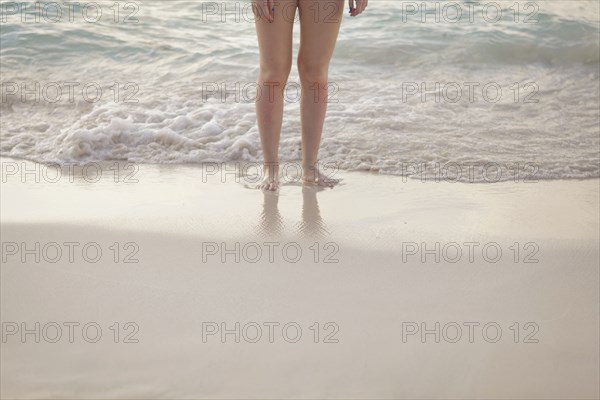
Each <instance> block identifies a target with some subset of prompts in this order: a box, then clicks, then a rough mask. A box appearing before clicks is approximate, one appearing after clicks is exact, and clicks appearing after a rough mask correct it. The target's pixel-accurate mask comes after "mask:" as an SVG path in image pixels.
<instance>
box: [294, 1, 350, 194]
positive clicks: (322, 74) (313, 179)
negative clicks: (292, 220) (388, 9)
mask: <svg viewBox="0 0 600 400" xmlns="http://www.w3.org/2000/svg"><path fill="white" fill-rule="evenodd" d="M299 8H300V24H301V27H300V52H299V54H298V72H299V74H300V82H301V84H302V98H301V100H300V113H301V120H302V168H303V174H304V177H303V179H304V182H305V183H314V184H319V185H324V186H333V185H335V183H337V181H334V180H328V179H326V178H325V177H324V176H322V175H321V174H320V173H319V171H318V168H317V162H318V155H319V146H320V145H321V135H322V133H323V124H324V122H325V114H326V112H327V98H328V90H327V85H328V81H327V79H328V71H329V62H330V61H331V56H332V55H333V51H334V49H335V44H336V42H337V37H338V33H339V30H340V25H341V22H342V15H343V12H344V0H299Z"/></svg>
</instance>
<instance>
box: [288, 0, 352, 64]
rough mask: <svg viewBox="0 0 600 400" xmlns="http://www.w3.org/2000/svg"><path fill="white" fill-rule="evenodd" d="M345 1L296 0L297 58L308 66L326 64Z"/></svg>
mask: <svg viewBox="0 0 600 400" xmlns="http://www.w3.org/2000/svg"><path fill="white" fill-rule="evenodd" d="M344 4H345V0H298V8H299V10H300V53H299V58H301V59H302V61H303V62H306V63H308V64H328V63H329V60H331V56H332V55H333V51H334V49H335V44H336V42H337V37H338V33H339V31H340V26H341V23H342V18H343V16H344Z"/></svg>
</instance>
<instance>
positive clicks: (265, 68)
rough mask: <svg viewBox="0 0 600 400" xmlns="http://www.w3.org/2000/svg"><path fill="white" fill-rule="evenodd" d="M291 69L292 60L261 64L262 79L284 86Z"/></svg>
mask: <svg viewBox="0 0 600 400" xmlns="http://www.w3.org/2000/svg"><path fill="white" fill-rule="evenodd" d="M291 69H292V64H291V62H289V63H288V62H281V63H269V64H261V66H260V80H261V81H262V82H269V83H273V82H276V83H278V84H280V85H282V86H283V85H285V84H286V83H287V80H288V77H289V75H290V70H291Z"/></svg>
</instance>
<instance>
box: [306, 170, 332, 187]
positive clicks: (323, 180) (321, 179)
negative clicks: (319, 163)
mask: <svg viewBox="0 0 600 400" xmlns="http://www.w3.org/2000/svg"><path fill="white" fill-rule="evenodd" d="M302 183H304V184H305V185H310V186H320V187H328V188H333V187H334V186H336V185H337V184H338V183H340V180H339V179H334V178H330V177H327V176H325V175H323V174H322V173H321V172H319V171H315V170H314V169H312V170H311V171H310V172H308V173H305V174H304V176H303V177H302Z"/></svg>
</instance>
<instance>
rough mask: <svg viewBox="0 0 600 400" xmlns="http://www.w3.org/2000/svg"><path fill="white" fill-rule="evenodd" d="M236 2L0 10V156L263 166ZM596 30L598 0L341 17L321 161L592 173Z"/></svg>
mask: <svg viewBox="0 0 600 400" xmlns="http://www.w3.org/2000/svg"><path fill="white" fill-rule="evenodd" d="M249 2H250V1H249V0H245V1H241V2H234V1H223V2H216V3H215V2H205V1H181V0H170V1H146V0H144V1H138V2H125V1H124V2H117V3H116V5H115V2H114V1H112V0H111V1H99V2H96V3H97V4H99V5H100V7H99V10H101V11H102V16H101V17H99V16H98V15H99V14H97V12H98V9H97V8H94V7H84V5H87V4H88V3H85V2H81V4H82V5H80V6H75V7H73V8H71V9H70V8H69V6H67V5H64V4H62V3H61V2H58V3H57V2H51V1H43V2H32V1H28V2H19V3H20V5H19V6H18V9H15V3H12V2H6V1H2V2H0V6H1V8H0V10H1V11H2V15H1V23H0V44H1V46H0V47H1V50H0V55H1V59H0V67H1V69H0V81H1V84H2V99H1V103H0V110H1V123H0V128H1V139H0V155H2V156H8V157H14V158H25V159H29V160H34V161H39V162H58V163H67V162H69V163H70V162H76V163H85V162H90V161H102V160H128V161H131V162H137V163H171V164H173V163H175V164H176V163H202V162H231V161H260V160H261V151H260V142H259V135H258V130H257V126H256V119H255V115H254V101H253V100H254V91H253V89H254V85H253V84H254V82H255V80H256V77H257V74H258V47H257V42H256V35H255V30H254V23H253V21H252V13H251V10H250V8H249V7H248V5H249ZM23 4H25V8H22V7H23ZM236 4H237V5H236ZM57 5H58V6H57ZM423 5H425V9H426V10H428V12H427V13H426V12H424V10H425V9H423ZM36 7H37V8H36ZM436 7H438V8H437V9H436ZM59 9H60V12H61V13H62V15H59V14H58V13H59V11H58V10H59ZM117 9H118V10H119V12H118V13H117V12H116V10H117ZM40 10H41V11H40ZM224 10H227V11H228V12H227V13H224V12H223V11H224ZM232 10H233V12H232ZM236 10H237V11H236ZM432 10H433V11H432ZM67 12H69V13H70V14H69V15H67ZM459 12H460V13H462V14H460V15H459ZM84 16H85V18H84ZM424 18H425V20H423V19H424ZM36 19H37V20H36ZM55 21H56V22H55ZM599 23H600V16H599V3H598V1H597V0H589V1H588V0H577V1H574V0H569V1H556V0H544V1H537V2H526V1H514V0H513V1H480V2H469V1H457V2H452V1H442V2H436V1H427V2H421V1H419V2H403V1H385V0H372V1H371V2H370V5H369V8H368V10H367V11H366V12H365V13H364V14H363V15H361V16H359V17H358V18H350V17H349V16H347V15H345V16H344V19H343V22H342V27H341V33H340V37H339V41H338V45H337V47H336V52H335V55H334V58H333V60H332V63H331V69H330V81H331V93H330V104H329V112H328V116H327V120H326V125H325V132H324V137H323V144H322V150H321V159H322V160H323V161H324V162H333V163H335V164H337V165H338V166H339V167H340V168H342V169H346V170H361V171H373V172H379V173H383V174H394V175H407V174H412V173H414V171H415V165H418V166H420V167H422V166H425V171H426V173H425V175H426V176H429V175H430V174H429V173H430V172H433V173H435V172H436V171H439V168H441V169H442V170H443V169H444V168H450V169H452V168H454V169H453V171H456V169H457V168H461V169H463V168H466V166H475V173H474V174H470V177H469V179H471V180H473V181H482V180H485V177H484V176H483V175H482V174H480V173H479V172H478V171H480V169H481V166H489V165H493V166H496V167H501V168H502V169H503V170H505V171H509V170H511V169H512V168H514V167H515V166H518V167H517V168H519V169H521V168H523V170H524V171H529V173H533V174H534V175H535V178H539V179H571V178H591V177H598V176H600V165H599V157H600V131H599V130H600V128H599V126H600V116H599V112H600V111H599V108H600V102H599V99H600V81H599V71H600V66H599V61H600V48H599V46H600V37H599ZM299 28H300V26H299V23H298V22H297V23H296V26H295V44H294V46H295V50H297V49H298V45H299ZM294 62H295V56H294ZM298 82H299V78H298V74H297V69H296V67H295V66H294V68H293V70H292V74H291V76H290V82H289V84H288V89H287V92H286V93H288V96H287V100H286V112H285V117H284V125H283V131H282V142H281V149H280V154H281V159H282V160H284V161H294V160H298V159H299V158H300V150H299V145H300V117H299V102H298V101H297V90H298ZM36 85H39V86H36ZM70 88H71V89H70ZM100 93H101V94H100ZM421 171H422V170H421ZM421 175H422V174H421ZM466 176H467V174H466V173H465V172H463V173H462V175H461V176H460V177H459V179H458V180H464V179H465V177H466ZM532 176H533V175H532ZM513 178H514V174H511V173H506V172H505V173H504V174H503V175H502V176H501V177H500V179H498V180H508V179H513Z"/></svg>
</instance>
